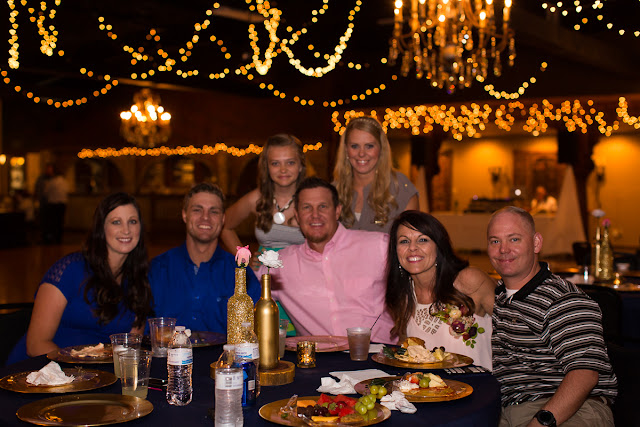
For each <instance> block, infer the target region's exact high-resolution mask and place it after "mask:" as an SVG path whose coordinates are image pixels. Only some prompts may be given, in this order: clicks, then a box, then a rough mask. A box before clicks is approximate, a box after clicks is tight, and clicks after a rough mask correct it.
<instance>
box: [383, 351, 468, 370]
mask: <svg viewBox="0 0 640 427" xmlns="http://www.w3.org/2000/svg"><path fill="white" fill-rule="evenodd" d="M371 359H373V360H374V361H375V362H378V363H382V364H383V365H389V366H395V367H397V368H409V369H446V368H461V367H463V366H469V365H472V364H473V359H472V358H470V357H469V356H464V355H462V354H457V353H451V357H450V358H448V359H446V360H443V361H442V362H433V363H412V362H404V361H402V360H398V359H395V358H394V359H390V358H388V357H387V356H385V355H384V354H382V353H376V354H374V355H373V356H371Z"/></svg>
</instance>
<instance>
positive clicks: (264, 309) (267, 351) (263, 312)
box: [255, 274, 280, 369]
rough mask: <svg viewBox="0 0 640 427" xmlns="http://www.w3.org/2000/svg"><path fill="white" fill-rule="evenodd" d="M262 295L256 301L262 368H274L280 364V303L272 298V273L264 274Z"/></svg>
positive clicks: (257, 330) (256, 319) (257, 331)
mask: <svg viewBox="0 0 640 427" xmlns="http://www.w3.org/2000/svg"><path fill="white" fill-rule="evenodd" d="M260 281H261V283H262V296H261V297H260V299H259V300H258V302H257V303H256V307H255V321H256V335H257V336H258V343H259V345H260V347H259V349H260V369H273V368H275V367H276V366H278V349H279V345H278V343H279V340H280V334H279V331H278V329H279V320H280V313H279V310H278V305H277V304H276V302H275V301H274V300H273V299H272V298H271V275H270V274H263V275H262V279H261V280H260Z"/></svg>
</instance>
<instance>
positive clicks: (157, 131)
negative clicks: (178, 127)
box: [120, 89, 171, 148]
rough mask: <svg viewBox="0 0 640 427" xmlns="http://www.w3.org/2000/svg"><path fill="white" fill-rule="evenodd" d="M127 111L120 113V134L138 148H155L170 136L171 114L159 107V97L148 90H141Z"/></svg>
mask: <svg viewBox="0 0 640 427" xmlns="http://www.w3.org/2000/svg"><path fill="white" fill-rule="evenodd" d="M133 102H134V104H133V105H132V106H131V108H130V110H129V111H123V112H121V113H120V118H121V119H122V124H121V126H120V133H121V134H122V136H123V137H124V139H126V140H127V141H128V142H130V143H132V144H135V145H137V146H138V147H147V148H151V147H155V146H156V145H157V144H162V143H163V142H166V141H167V140H168V139H169V137H170V136H171V126H170V125H169V122H170V121H171V114H169V113H168V112H166V111H164V108H163V107H162V106H161V105H160V96H158V95H156V94H154V93H153V92H151V90H150V89H142V90H141V91H140V92H138V93H136V94H135V95H134V96H133Z"/></svg>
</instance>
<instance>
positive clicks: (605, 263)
mask: <svg viewBox="0 0 640 427" xmlns="http://www.w3.org/2000/svg"><path fill="white" fill-rule="evenodd" d="M600 272H601V273H600V280H602V281H607V282H609V281H611V280H613V251H612V250H611V244H610V243H609V227H604V231H603V232H602V245H601V246H600Z"/></svg>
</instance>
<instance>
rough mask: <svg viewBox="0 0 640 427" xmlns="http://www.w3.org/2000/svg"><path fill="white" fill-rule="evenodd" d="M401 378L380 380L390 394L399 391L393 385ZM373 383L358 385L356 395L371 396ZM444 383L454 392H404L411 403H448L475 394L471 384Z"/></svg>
mask: <svg viewBox="0 0 640 427" xmlns="http://www.w3.org/2000/svg"><path fill="white" fill-rule="evenodd" d="M401 378H402V377H401V376H396V377H382V378H379V379H381V380H384V381H386V384H385V386H386V387H387V390H388V392H389V393H391V392H392V391H395V390H397V388H396V387H395V386H393V385H392V384H391V383H392V382H393V381H396V380H399V379H401ZM371 381H373V379H370V380H364V381H361V382H359V383H358V384H356V385H355V390H356V393H360V394H362V395H365V394H369V384H370V383H371ZM444 382H445V383H446V384H447V385H448V386H449V387H450V388H451V390H452V392H450V393H448V394H439V393H438V392H434V391H429V389H420V390H418V391H410V392H403V394H404V396H405V397H406V398H407V400H408V401H409V402H448V401H450V400H458V399H462V398H463V397H467V396H469V395H470V394H471V393H473V387H471V386H470V385H469V384H466V383H463V382H460V381H456V380H450V379H444ZM387 384H388V385H387Z"/></svg>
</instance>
